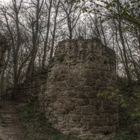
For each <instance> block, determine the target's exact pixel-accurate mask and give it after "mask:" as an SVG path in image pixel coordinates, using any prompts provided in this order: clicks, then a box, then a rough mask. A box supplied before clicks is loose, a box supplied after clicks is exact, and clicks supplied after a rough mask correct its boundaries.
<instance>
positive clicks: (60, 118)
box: [40, 39, 118, 140]
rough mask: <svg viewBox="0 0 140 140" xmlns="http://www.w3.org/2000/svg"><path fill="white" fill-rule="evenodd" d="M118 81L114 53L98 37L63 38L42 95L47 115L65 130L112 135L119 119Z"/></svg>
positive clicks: (97, 137) (102, 138)
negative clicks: (116, 95) (116, 82)
mask: <svg viewBox="0 0 140 140" xmlns="http://www.w3.org/2000/svg"><path fill="white" fill-rule="evenodd" d="M115 81H116V58H115V53H114V51H112V50H111V49H109V48H108V47H105V46H103V45H102V43H101V42H100V41H99V40H98V39H93V40H65V41H62V42H60V43H59V45H58V47H57V50H56V53H55V57H54V60H53V62H52V63H51V64H50V68H49V71H48V80H47V85H46V91H45V94H44V95H43V96H40V99H41V101H42V100H44V105H45V112H46V117H47V118H48V120H49V121H50V122H51V123H52V125H53V127H55V128H57V129H58V130H60V131H61V132H62V133H64V134H68V135H75V136H79V137H80V138H82V139H88V138H89V139H92V140H93V138H94V140H106V139H111V137H112V136H113V135H114V134H115V132H116V127H117V121H118V117H117V116H118V110H117V99H116V98H115ZM41 97H42V98H41Z"/></svg>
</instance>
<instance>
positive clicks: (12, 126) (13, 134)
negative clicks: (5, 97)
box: [0, 102, 24, 140]
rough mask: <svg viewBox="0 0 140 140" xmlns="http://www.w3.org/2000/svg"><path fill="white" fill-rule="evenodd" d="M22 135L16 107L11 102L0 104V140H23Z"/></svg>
mask: <svg viewBox="0 0 140 140" xmlns="http://www.w3.org/2000/svg"><path fill="white" fill-rule="evenodd" d="M23 139H24V134H23V130H22V126H21V125H20V121H19V117H18V113H17V111H16V105H15V104H13V103H12V102H3V103H1V104H0V140H23Z"/></svg>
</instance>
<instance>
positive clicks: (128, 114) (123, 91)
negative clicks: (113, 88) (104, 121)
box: [114, 80, 140, 140]
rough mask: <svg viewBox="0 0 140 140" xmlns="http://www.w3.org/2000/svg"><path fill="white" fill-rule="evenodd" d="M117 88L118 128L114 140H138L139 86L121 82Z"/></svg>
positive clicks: (139, 123)
mask: <svg viewBox="0 0 140 140" xmlns="http://www.w3.org/2000/svg"><path fill="white" fill-rule="evenodd" d="M118 87H119V95H120V98H119V126H118V132H117V135H116V137H115V138H114V140H140V84H138V83H135V82H134V83H132V84H131V85H127V84H126V81H124V80H122V81H119V83H118Z"/></svg>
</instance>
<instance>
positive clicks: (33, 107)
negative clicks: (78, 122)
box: [18, 102, 77, 140]
mask: <svg viewBox="0 0 140 140" xmlns="http://www.w3.org/2000/svg"><path fill="white" fill-rule="evenodd" d="M18 110H19V116H20V120H21V122H22V126H23V129H24V132H25V140H77V139H76V138H74V137H72V136H66V135H63V134H62V133H60V132H59V131H58V130H56V129H54V128H53V127H52V126H51V124H50V123H49V122H48V120H47V119H46V117H45V114H44V113H41V112H40V111H39V110H38V105H37V102H30V103H28V104H25V105H23V106H20V107H19V109H18Z"/></svg>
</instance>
